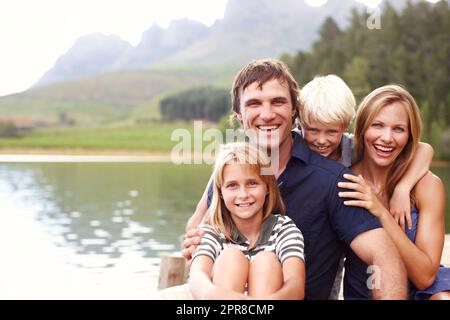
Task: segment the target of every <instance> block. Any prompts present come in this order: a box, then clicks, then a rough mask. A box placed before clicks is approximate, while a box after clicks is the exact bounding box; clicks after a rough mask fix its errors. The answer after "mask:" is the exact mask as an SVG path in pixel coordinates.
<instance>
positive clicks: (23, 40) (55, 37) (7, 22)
mask: <svg viewBox="0 0 450 320" xmlns="http://www.w3.org/2000/svg"><path fill="white" fill-rule="evenodd" d="M242 1H245V0H242ZM274 1H276V0H274ZM299 1H302V0H299ZM304 1H305V2H306V3H308V4H309V5H311V6H315V7H320V6H322V5H324V4H325V3H326V2H327V0H304ZM358 1H359V2H364V3H366V4H368V5H369V6H372V7H375V6H377V5H378V4H379V3H380V2H381V0H358ZM433 2H436V0H434V1H433ZM226 3H227V0H39V1H35V0H2V1H1V2H0V45H1V47H0V96H4V95H7V94H11V93H15V92H20V91H23V90H26V89H27V88H29V87H30V86H31V85H33V84H34V83H36V82H37V81H38V80H39V78H40V77H41V76H42V75H43V74H44V73H45V72H46V71H47V70H49V69H50V68H51V67H52V66H53V65H54V63H55V62H56V60H57V59H58V58H59V57H60V56H61V55H63V54H64V53H65V52H67V50H69V49H70V47H71V46H72V44H73V43H74V41H75V40H76V39H77V38H79V37H80V36H83V35H86V34H89V33H92V32H101V33H104V34H116V35H118V36H120V37H121V38H122V39H123V40H126V41H128V42H130V43H131V44H132V45H137V44H138V42H139V40H140V37H141V35H142V33H143V32H144V31H145V30H146V29H148V28H149V27H150V26H151V24H152V23H157V24H158V25H159V26H160V27H163V28H167V27H168V25H169V24H170V21H171V20H175V19H181V18H189V19H192V20H196V21H199V22H202V23H204V24H205V25H207V26H210V25H212V24H213V23H214V21H215V20H216V19H221V18H223V15H224V11H225V6H226Z"/></svg>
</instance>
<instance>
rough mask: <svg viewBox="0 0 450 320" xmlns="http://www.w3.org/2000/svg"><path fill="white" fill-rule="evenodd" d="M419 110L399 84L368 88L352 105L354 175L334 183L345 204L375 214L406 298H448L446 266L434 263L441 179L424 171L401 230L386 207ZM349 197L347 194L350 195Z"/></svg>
mask: <svg viewBox="0 0 450 320" xmlns="http://www.w3.org/2000/svg"><path fill="white" fill-rule="evenodd" d="M420 131H421V121H420V112H419V108H418V107H417V104H416V102H415V101H414V98H413V97H412V96H411V95H410V94H409V93H408V92H407V91H406V90H405V89H403V88H402V87H399V86H397V85H388V86H384V87H381V88H378V89H376V90H374V91H373V92H371V93H370V94H369V95H368V96H367V97H365V99H364V100H363V101H362V103H361V105H360V106H359V108H358V112H357V115H356V124H355V151H356V153H357V157H358V159H359V161H358V162H357V163H356V164H355V165H354V166H352V170H353V172H354V173H355V174H356V175H357V176H353V175H345V176H344V178H346V179H348V180H350V182H340V183H339V187H342V188H345V189H351V190H352V191H349V192H340V194H339V195H340V196H341V197H342V198H346V199H347V200H346V201H345V202H344V204H345V205H348V206H360V207H363V208H366V209H367V210H368V211H369V212H371V213H372V214H373V215H374V216H376V217H377V218H378V219H379V220H380V222H381V224H382V226H383V228H384V229H385V230H386V232H387V233H388V235H389V236H390V238H391V239H392V241H393V242H394V243H395V245H396V246H397V248H398V250H399V253H400V255H401V257H402V259H403V262H404V264H405V266H406V270H407V273H408V278H409V280H410V284H411V287H410V298H411V299H450V293H449V291H450V269H449V268H444V267H442V266H440V260H441V255H442V249H443V245H444V240H445V228H444V209H445V191H444V186H443V183H442V182H441V180H440V179H439V178H438V177H437V176H435V175H433V174H432V173H431V172H428V173H427V174H426V175H425V176H424V177H423V178H422V179H421V180H419V182H418V183H417V184H416V186H415V188H414V189H413V190H412V192H411V195H410V201H411V208H413V209H412V210H411V216H412V220H413V228H412V229H411V230H403V229H402V228H401V227H399V225H398V224H397V223H396V221H395V220H394V218H393V216H392V215H391V214H390V213H389V206H388V204H389V200H390V198H391V197H392V194H393V191H394V189H395V186H396V185H397V183H398V182H399V181H400V179H401V178H402V177H403V176H404V174H405V172H406V170H407V168H408V166H409V165H410V163H411V160H412V158H413V157H414V154H415V152H416V150H417V146H418V142H419V138H420ZM350 199H351V200H350Z"/></svg>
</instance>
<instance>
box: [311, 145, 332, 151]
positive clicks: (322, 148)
mask: <svg viewBox="0 0 450 320" xmlns="http://www.w3.org/2000/svg"><path fill="white" fill-rule="evenodd" d="M314 148H315V149H317V150H318V151H321V152H323V151H327V150H328V148H329V147H319V146H314Z"/></svg>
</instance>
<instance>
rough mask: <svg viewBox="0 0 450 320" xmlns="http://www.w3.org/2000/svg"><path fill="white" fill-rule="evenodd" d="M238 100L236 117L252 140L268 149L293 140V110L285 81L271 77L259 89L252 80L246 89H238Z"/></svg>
mask: <svg viewBox="0 0 450 320" xmlns="http://www.w3.org/2000/svg"><path fill="white" fill-rule="evenodd" d="M240 103H241V104H240V113H239V114H237V117H238V118H239V120H240V121H241V122H242V123H243V126H244V129H245V130H246V133H247V135H248V136H249V138H250V140H251V141H252V142H253V143H256V144H257V145H258V146H259V147H261V148H266V149H267V150H269V149H271V148H277V147H282V146H283V145H284V143H285V142H286V141H288V140H289V139H292V136H291V128H292V118H293V117H294V116H295V110H294V109H293V107H292V101H291V96H290V94H289V88H288V86H287V84H286V83H283V82H280V81H279V80H277V79H273V80H269V81H267V82H266V83H265V84H264V85H263V86H262V87H261V88H259V86H258V83H257V82H254V83H252V84H250V85H249V86H248V87H247V88H245V90H240ZM255 139H256V141H255ZM285 145H290V144H285Z"/></svg>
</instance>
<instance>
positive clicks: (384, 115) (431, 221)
mask: <svg viewBox="0 0 450 320" xmlns="http://www.w3.org/2000/svg"><path fill="white" fill-rule="evenodd" d="M232 112H233V115H234V116H235V117H236V118H237V119H238V120H239V121H240V122H241V124H242V126H243V128H244V130H245V132H246V134H247V136H248V137H249V141H248V142H236V143H231V144H227V145H225V146H224V147H223V148H222V150H221V151H220V152H219V153H218V155H217V159H216V163H215V166H214V171H213V175H212V177H211V179H210V182H209V183H208V186H207V188H206V189H205V192H204V194H203V197H202V199H201V200H200V201H199V203H198V205H197V209H196V211H195V212H194V214H193V215H192V217H191V218H190V219H189V221H188V223H187V226H186V229H187V232H186V239H185V240H184V250H183V254H184V256H185V257H186V258H188V259H192V260H191V265H190V277H189V287H190V290H191V293H192V295H193V297H194V298H196V299H336V298H337V293H338V292H339V290H340V285H341V280H342V274H343V269H344V265H345V275H344V278H343V283H344V292H343V293H344V298H346V299H370V298H374V299H406V298H410V299H446V298H449V297H450V293H449V292H450V269H449V268H444V267H442V266H441V265H440V259H441V254H442V249H443V245H444V239H445V229H444V210H445V194H444V187H443V184H442V182H441V181H440V179H439V178H438V177H436V176H435V175H433V174H432V173H431V172H430V171H429V166H430V163H431V158H432V156H433V150H432V148H431V147H430V146H429V145H427V144H424V143H421V142H419V138H420V131H421V120H420V113H419V108H418V106H417V104H416V102H415V101H414V99H413V97H412V96H411V95H410V94H409V93H408V92H407V91H406V90H405V89H403V88H402V87H400V86H397V85H387V86H383V87H381V88H378V89H376V90H374V91H373V92H371V93H370V94H369V95H368V96H366V97H365V98H364V99H363V101H362V102H361V104H360V106H359V107H358V110H357V112H356V119H355V130H354V136H353V135H351V134H348V133H347V131H348V128H349V125H350V123H351V121H352V120H353V118H354V116H355V99H354V97H353V94H352V92H351V90H350V89H349V88H348V86H347V85H346V84H345V83H344V81H342V80H341V79H340V78H339V77H337V76H326V77H317V78H315V79H314V80H313V81H311V82H310V83H308V84H307V85H306V86H305V87H303V88H302V90H301V91H300V90H299V88H298V85H297V83H296V81H295V80H294V78H293V76H292V75H291V74H290V72H289V71H288V69H287V68H286V66H285V65H284V64H283V63H282V62H280V61H277V60H272V59H265V60H256V61H252V62H251V63H249V64H248V65H246V66H245V67H244V68H243V69H241V70H240V71H239V73H238V74H237V75H236V77H235V80H234V83H233V88H232ZM293 128H294V129H293ZM274 156H276V157H277V159H276V160H277V161H271V160H273V157H274ZM274 163H275V164H276V165H274Z"/></svg>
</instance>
